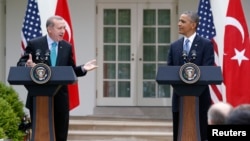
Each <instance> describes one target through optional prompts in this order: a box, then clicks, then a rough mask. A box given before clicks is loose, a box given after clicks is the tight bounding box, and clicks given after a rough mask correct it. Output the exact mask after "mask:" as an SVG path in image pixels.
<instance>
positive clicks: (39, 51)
mask: <svg viewBox="0 0 250 141" xmlns="http://www.w3.org/2000/svg"><path fill="white" fill-rule="evenodd" d="M40 55H41V50H40V49H37V50H36V60H39V59H40Z"/></svg>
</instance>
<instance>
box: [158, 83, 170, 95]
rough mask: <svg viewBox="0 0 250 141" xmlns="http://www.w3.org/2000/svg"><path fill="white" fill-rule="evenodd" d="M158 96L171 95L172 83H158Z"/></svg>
mask: <svg viewBox="0 0 250 141" xmlns="http://www.w3.org/2000/svg"><path fill="white" fill-rule="evenodd" d="M158 97H170V85H158Z"/></svg>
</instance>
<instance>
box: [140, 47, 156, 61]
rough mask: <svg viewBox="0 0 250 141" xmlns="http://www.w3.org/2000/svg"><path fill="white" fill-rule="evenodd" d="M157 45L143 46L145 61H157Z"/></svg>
mask: <svg viewBox="0 0 250 141" xmlns="http://www.w3.org/2000/svg"><path fill="white" fill-rule="evenodd" d="M155 59H156V51H155V46H143V61H155Z"/></svg>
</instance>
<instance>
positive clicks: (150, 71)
mask: <svg viewBox="0 0 250 141" xmlns="http://www.w3.org/2000/svg"><path fill="white" fill-rule="evenodd" d="M155 68H156V64H143V79H155V76H156V72H155Z"/></svg>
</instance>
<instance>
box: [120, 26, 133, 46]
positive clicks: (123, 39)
mask: <svg viewBox="0 0 250 141" xmlns="http://www.w3.org/2000/svg"><path fill="white" fill-rule="evenodd" d="M118 35H119V43H130V28H129V27H120V28H119V29H118Z"/></svg>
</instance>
